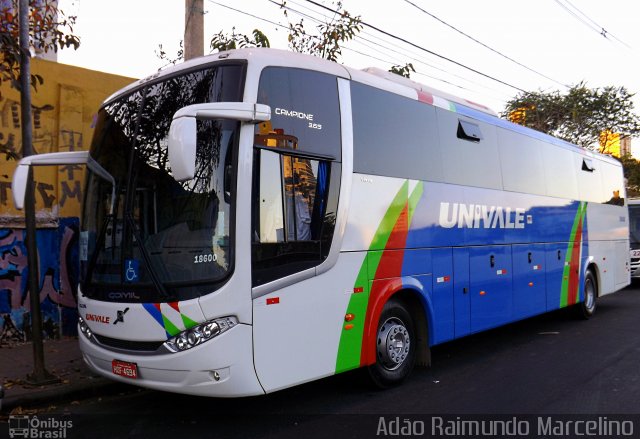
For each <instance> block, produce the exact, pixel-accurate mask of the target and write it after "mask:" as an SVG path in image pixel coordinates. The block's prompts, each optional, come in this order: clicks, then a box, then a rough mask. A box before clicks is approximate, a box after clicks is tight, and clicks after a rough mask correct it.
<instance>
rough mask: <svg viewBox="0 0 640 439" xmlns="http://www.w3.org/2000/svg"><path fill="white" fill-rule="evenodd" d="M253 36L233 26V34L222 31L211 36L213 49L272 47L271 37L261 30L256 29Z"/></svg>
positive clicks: (220, 50) (222, 50)
mask: <svg viewBox="0 0 640 439" xmlns="http://www.w3.org/2000/svg"><path fill="white" fill-rule="evenodd" d="M252 35H253V38H251V37H248V36H247V35H244V34H238V33H236V28H235V26H234V27H232V28H231V34H225V33H224V32H222V31H220V32H218V33H217V34H215V35H214V36H213V38H211V43H210V44H209V47H211V51H212V52H213V51H215V50H217V51H218V52H224V51H225V50H233V49H238V48H240V49H242V48H244V47H271V44H269V39H268V38H267V36H266V35H265V34H263V33H262V32H261V31H260V30H258V29H254V30H253V32H252Z"/></svg>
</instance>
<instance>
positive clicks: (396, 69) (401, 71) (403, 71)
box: [389, 63, 416, 78]
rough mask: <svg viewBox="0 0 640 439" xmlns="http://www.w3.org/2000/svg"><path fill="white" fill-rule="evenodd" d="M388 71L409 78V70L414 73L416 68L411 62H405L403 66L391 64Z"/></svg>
mask: <svg viewBox="0 0 640 439" xmlns="http://www.w3.org/2000/svg"><path fill="white" fill-rule="evenodd" d="M389 71H390V72H391V73H395V74H396V75H400V76H403V77H405V78H409V77H411V72H414V73H415V71H416V69H415V68H414V67H413V64H411V63H406V64H405V65H404V66H401V65H395V66H392V67H391V68H390V69H389Z"/></svg>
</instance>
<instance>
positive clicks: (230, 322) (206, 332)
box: [164, 317, 238, 352]
mask: <svg viewBox="0 0 640 439" xmlns="http://www.w3.org/2000/svg"><path fill="white" fill-rule="evenodd" d="M237 324H238V319H236V318H235V317H222V318H219V319H214V320H210V321H208V322H204V323H201V324H199V325H197V326H194V327H193V328H189V329H187V330H185V331H182V332H181V333H180V334H178V335H176V336H174V337H171V338H170V339H169V340H167V341H165V342H164V346H165V347H166V348H167V349H169V351H171V352H181V351H186V350H187V349H191V348H192V347H194V346H198V345H199V344H202V343H204V342H205V341H207V340H211V339H212V338H214V337H216V336H217V335H220V334H222V333H223V332H226V331H228V330H229V329H231V328H233V327H234V326H235V325H237Z"/></svg>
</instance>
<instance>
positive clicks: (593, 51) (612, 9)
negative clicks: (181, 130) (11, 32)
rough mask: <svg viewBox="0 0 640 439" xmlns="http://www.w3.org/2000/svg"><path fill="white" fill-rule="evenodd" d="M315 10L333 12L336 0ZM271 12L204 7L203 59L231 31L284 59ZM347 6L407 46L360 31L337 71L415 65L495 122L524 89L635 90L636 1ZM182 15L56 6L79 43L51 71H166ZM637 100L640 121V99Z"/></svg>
mask: <svg viewBox="0 0 640 439" xmlns="http://www.w3.org/2000/svg"><path fill="white" fill-rule="evenodd" d="M317 2H319V3H322V4H324V5H326V6H328V7H330V8H332V9H335V3H334V2H333V1H331V0H317ZM275 3H280V1H279V0H274V1H273V2H272V1H270V0H204V10H205V16H204V24H205V53H209V49H208V48H209V41H210V40H211V37H212V36H213V35H214V34H216V33H218V32H219V31H223V32H225V33H230V32H231V31H232V28H234V27H235V31H236V32H239V33H245V34H250V33H251V31H252V30H253V29H256V28H257V29H260V30H261V31H262V32H263V33H265V34H266V35H267V37H268V38H269V40H270V42H271V47H275V48H279V49H287V29H286V27H287V24H288V21H287V18H286V17H285V16H284V14H283V11H282V10H281V9H280V7H279V6H278V5H277V4H275ZM287 5H288V6H289V7H290V8H291V10H289V19H290V20H291V21H293V22H297V21H299V20H300V18H303V17H302V16H301V15H299V14H300V13H303V14H306V15H308V17H304V24H305V29H307V30H313V29H314V28H315V26H316V25H317V24H318V23H317V22H315V21H314V19H317V20H321V21H327V20H329V19H331V18H332V14H331V13H330V12H328V11H326V10H324V9H322V8H319V7H317V6H315V5H313V4H312V3H311V2H308V1H307V0H287ZM343 6H344V9H346V10H347V11H348V12H349V13H350V14H351V15H359V16H360V17H361V19H362V20H363V21H364V22H365V23H367V24H370V25H372V26H375V27H376V28H378V29H380V30H382V31H384V32H386V33H388V34H391V35H394V36H396V37H399V38H402V39H404V40H406V41H408V42H410V43H412V44H413V45H409V44H407V43H406V42H402V41H400V40H398V39H396V38H393V37H391V36H389V35H384V34H382V33H380V32H378V31H376V30H373V29H372V28H370V27H367V26H365V27H364V29H363V31H362V32H360V33H359V34H358V36H357V38H356V39H355V40H354V41H350V42H349V43H347V44H346V45H345V46H344V48H343V52H342V58H341V60H340V62H342V63H343V64H345V65H348V66H350V67H355V68H366V67H371V66H375V67H380V68H383V69H385V70H388V69H389V68H390V67H391V66H392V65H404V64H406V63H408V62H410V63H412V64H413V66H414V68H415V70H416V73H412V74H411V79H413V80H415V81H417V82H420V83H423V84H427V85H429V86H431V87H433V88H436V89H440V90H443V91H445V92H447V93H451V94H454V95H457V96H460V97H463V98H465V99H469V100H472V101H475V102H478V103H481V104H484V105H487V106H488V107H490V108H492V109H493V110H494V111H496V112H500V111H502V110H503V108H504V104H505V102H506V101H507V100H509V99H510V98H512V97H514V96H515V95H517V94H518V93H519V92H520V91H522V90H527V91H535V90H543V91H552V90H560V91H566V90H567V85H572V84H576V83H578V82H580V81H584V82H586V84H587V86H588V87H603V86H608V85H613V86H624V87H626V88H627V89H628V90H629V91H630V92H633V93H638V92H640V72H639V70H640V2H637V1H635V0H607V1H602V0H530V1H513V0H482V1H478V0H385V1H380V0H343ZM184 7H185V1H184V0H155V1H153V0H127V1H124V0H109V1H108V2H105V1H97V0H60V1H59V8H60V9H61V10H62V11H64V12H65V13H66V14H69V15H76V16H77V22H76V25H75V27H74V34H76V35H78V36H79V37H80V40H81V45H80V48H79V49H78V50H77V51H74V50H72V49H65V50H62V51H61V52H60V53H59V56H58V61H59V62H62V63H65V64H71V65H77V66H81V67H85V68H89V69H93V70H99V71H104V72H108V73H114V74H118V75H123V76H129V77H132V78H142V77H146V76H148V75H150V74H153V73H155V72H156V71H157V70H158V69H160V68H163V67H165V65H166V62H165V61H162V60H160V59H159V58H158V56H157V55H156V52H157V51H158V46H159V45H160V44H162V46H163V48H164V49H165V51H166V52H168V54H169V55H170V56H171V55H173V54H175V53H176V52H177V50H178V47H179V42H180V40H182V39H183V35H184V25H185V23H184ZM419 8H420V9H419ZM429 14H430V15H429ZM433 16H435V17H437V19H436V18H434V17H433ZM443 22H445V23H446V24H444V23H443ZM278 24H280V25H281V26H282V27H280V26H278ZM452 27H454V28H456V29H457V31H456V30H454V29H452ZM603 29H604V32H603ZM460 32H463V33H464V34H466V35H467V36H464V35H462V34H461V33H460ZM603 33H604V35H605V36H606V37H605V36H603ZM471 38H473V40H472V39H471ZM474 40H475V41H474ZM416 46H418V47H416ZM423 49H426V50H428V51H430V52H432V53H428V52H427V51H425V50H423ZM434 54H437V55H434ZM438 55H439V56H438ZM443 57H446V58H448V59H449V60H452V61H455V63H457V64H455V63H452V62H449V61H447V60H445V59H444V58H443ZM460 65H464V66H466V67H468V68H465V67H461V66H460ZM472 70H475V72H474V71H472ZM477 72H479V73H477ZM489 77H491V78H493V79H490V78H489ZM634 102H635V107H636V112H640V96H636V98H635V101H634Z"/></svg>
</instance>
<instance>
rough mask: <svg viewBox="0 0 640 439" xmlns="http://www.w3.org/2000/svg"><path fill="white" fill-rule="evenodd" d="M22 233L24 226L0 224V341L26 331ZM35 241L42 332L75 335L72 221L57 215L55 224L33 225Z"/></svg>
mask: <svg viewBox="0 0 640 439" xmlns="http://www.w3.org/2000/svg"><path fill="white" fill-rule="evenodd" d="M25 235H26V232H25V231H24V229H0V328H1V329H0V343H2V342H3V341H20V340H28V339H29V338H30V336H31V334H30V331H29V327H30V314H29V313H30V310H31V307H30V297H29V295H30V291H29V290H28V288H27V284H28V277H29V269H28V267H27V255H26V246H25ZM37 241H38V265H39V271H40V279H39V285H40V291H38V294H39V297H40V304H41V305H40V306H41V310H42V321H43V332H44V335H45V336H46V337H50V338H56V337H59V336H60V335H75V334H76V321H77V317H78V313H77V310H76V305H77V296H76V287H75V286H76V285H77V273H78V263H79V262H78V220H77V219H74V218H65V219H60V224H59V226H58V228H53V229H39V230H38V235H37Z"/></svg>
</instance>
